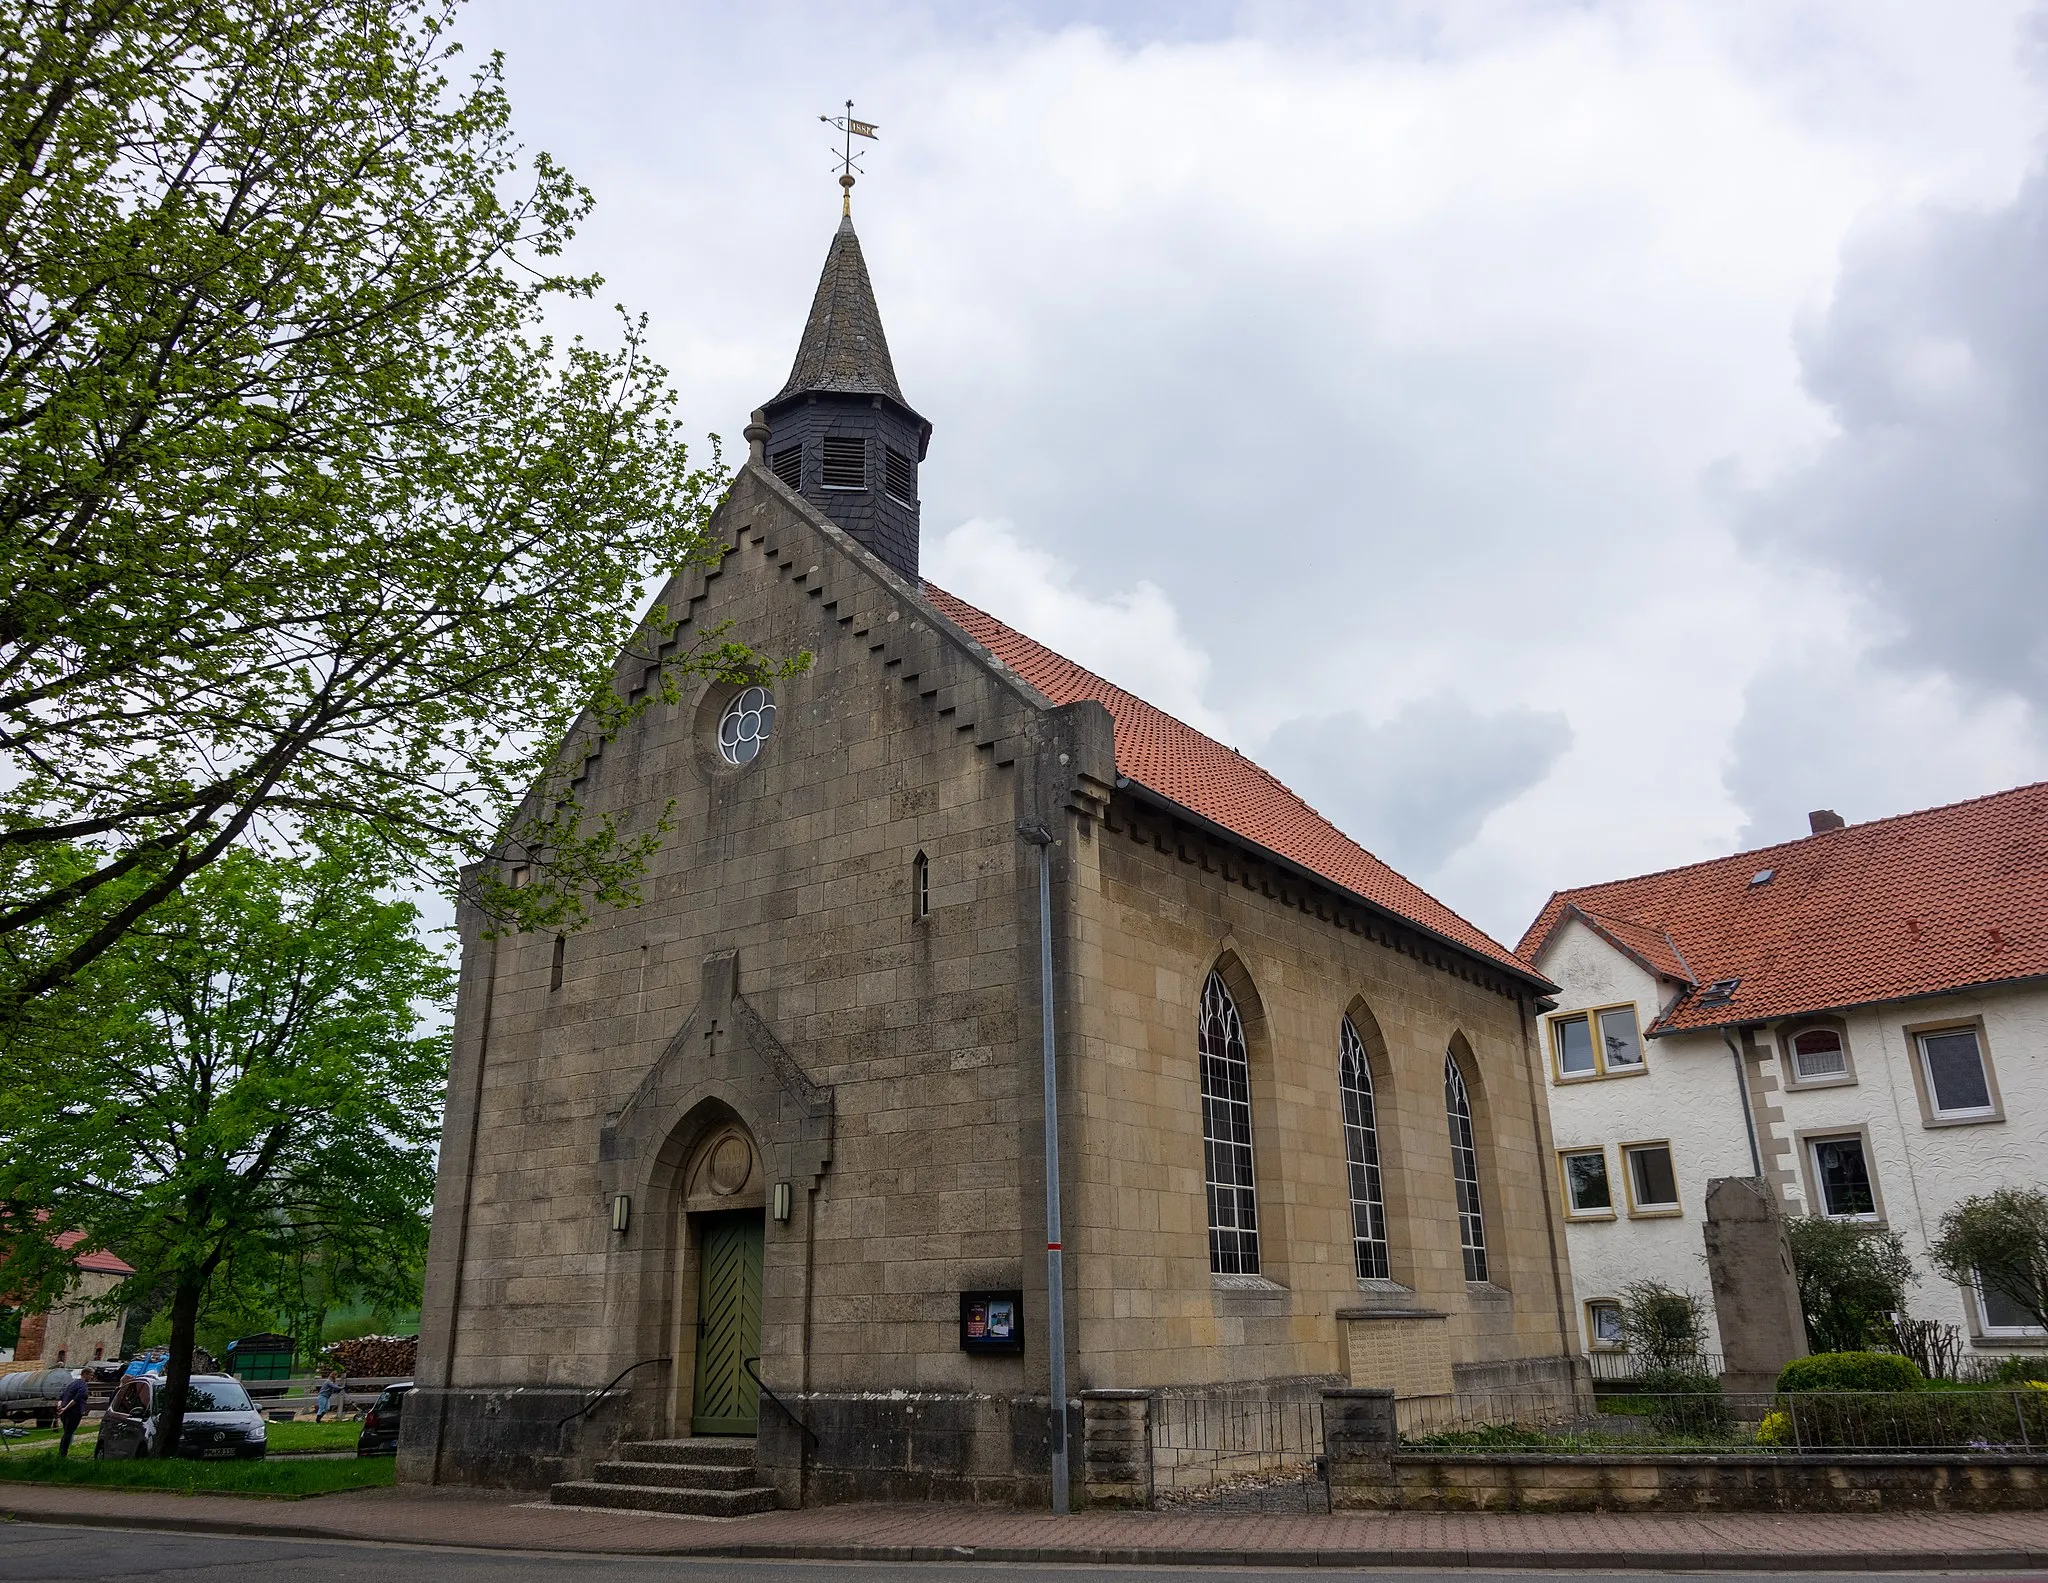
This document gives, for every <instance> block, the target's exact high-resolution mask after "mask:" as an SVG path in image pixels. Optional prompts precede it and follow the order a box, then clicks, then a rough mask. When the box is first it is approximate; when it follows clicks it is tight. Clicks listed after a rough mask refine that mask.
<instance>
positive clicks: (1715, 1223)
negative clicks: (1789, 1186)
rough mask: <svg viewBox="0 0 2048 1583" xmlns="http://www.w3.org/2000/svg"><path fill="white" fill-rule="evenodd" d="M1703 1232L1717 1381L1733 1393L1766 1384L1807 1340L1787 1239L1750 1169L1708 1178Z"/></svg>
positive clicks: (1803, 1352) (1771, 1386)
mask: <svg viewBox="0 0 2048 1583" xmlns="http://www.w3.org/2000/svg"><path fill="white" fill-rule="evenodd" d="M1706 1240H1707V1278H1708V1279H1709V1280H1710V1281H1711V1282H1712V1283H1713V1287H1714V1316H1715V1318H1716V1320H1717V1321H1718V1322H1719V1324H1720V1328H1721V1359H1722V1364H1721V1367H1722V1372H1721V1383H1722V1385H1723V1387H1724V1388H1725V1389H1727V1390H1729V1391H1731V1392H1738V1393H1739V1392H1744V1391H1769V1390H1772V1389H1774V1388H1775V1387H1776V1385H1777V1382H1778V1371H1779V1370H1780V1369H1782V1368H1784V1366H1785V1365H1786V1364H1788V1363H1790V1362H1791V1361H1792V1360H1793V1359H1794V1358H1803V1357H1805V1356H1806V1351H1807V1347H1806V1320H1805V1318H1804V1316H1803V1315H1802V1314H1801V1312H1800V1308H1799V1281H1798V1278H1797V1277H1796V1276H1795V1275H1794V1274H1793V1272H1792V1241H1791V1239H1790V1238H1789V1237H1787V1236H1786V1235H1785V1222H1784V1221H1783V1219H1781V1218H1780V1217H1779V1215H1778V1211H1777V1207H1776V1205H1774V1204H1773V1203H1772V1202H1771V1197H1770V1192H1769V1190H1768V1189H1767V1188H1766V1187H1765V1185H1764V1184H1763V1183H1762V1182H1761V1181H1759V1180H1758V1179H1757V1178H1756V1177H1753V1176H1718V1177H1716V1178H1714V1180H1713V1181H1711V1182H1709V1183H1707V1223H1706Z"/></svg>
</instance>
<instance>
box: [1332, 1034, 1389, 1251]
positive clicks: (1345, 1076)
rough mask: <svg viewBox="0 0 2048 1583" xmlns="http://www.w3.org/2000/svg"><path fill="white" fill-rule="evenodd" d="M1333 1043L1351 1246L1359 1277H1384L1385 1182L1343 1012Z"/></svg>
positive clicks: (1368, 1082)
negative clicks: (1348, 1185) (1347, 1179)
mask: <svg viewBox="0 0 2048 1583" xmlns="http://www.w3.org/2000/svg"><path fill="white" fill-rule="evenodd" d="M1337 1044H1338V1053H1337V1087H1338V1090H1339V1091H1340V1092H1341V1093H1342V1094H1343V1096H1344V1157H1345V1160H1346V1162H1347V1163H1348V1165H1349V1166H1350V1172H1351V1250H1352V1254H1353V1257H1354V1259H1355V1261H1356V1263H1357V1266H1358V1278H1359V1279H1360V1280H1362V1281H1384V1280H1389V1279H1391V1278H1392V1277H1391V1275H1390V1268H1391V1267H1390V1265H1389V1262H1388V1259H1387V1200H1386V1185H1385V1183H1384V1182H1383V1181H1382V1179H1381V1177H1380V1132H1379V1122H1378V1118H1377V1117H1376V1116H1375V1115H1374V1113H1373V1104H1372V1069H1371V1067H1370V1066H1369V1065H1368V1063H1367V1061H1366V1058H1365V1045H1364V1043H1363V1041H1361V1040H1360V1039H1359V1037H1358V1030H1357V1029H1356V1028H1354V1027H1353V1026H1352V1025H1351V1019H1350V1018H1349V1017H1346V1018H1345V1019H1344V1025H1343V1030H1342V1032H1341V1033H1340V1034H1339V1035H1338V1040H1337Z"/></svg>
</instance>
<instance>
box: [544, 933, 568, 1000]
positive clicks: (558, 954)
mask: <svg viewBox="0 0 2048 1583" xmlns="http://www.w3.org/2000/svg"><path fill="white" fill-rule="evenodd" d="M568 949H569V942H568V939H567V937H565V936H563V935H559V934H558V935H556V936H555V959H554V961H553V963H552V964H551V965H550V966H549V968H548V988H549V989H551V990H553V989H560V988H561V987H562V958H563V956H564V955H566V954H567V952H568Z"/></svg>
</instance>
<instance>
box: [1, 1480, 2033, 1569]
mask: <svg viewBox="0 0 2048 1583" xmlns="http://www.w3.org/2000/svg"><path fill="white" fill-rule="evenodd" d="M0 1514H4V1515H5V1516H6V1517H7V1518H8V1519H9V1520H16V1521H23V1522H43V1523H79V1524H85V1525H90V1526H102V1527H116V1528H157V1529H170V1530H182V1531H186V1532H197V1533H217V1534H240V1535H247V1536H251V1537H268V1538H274V1539H301V1540H303V1539H339V1540H364V1539H368V1540H379V1541H383V1542H386V1543H396V1544H432V1545H459V1546H465V1547H471V1548H477V1549H493V1550H526V1551H556V1552H564V1553H572V1554H583V1555H607V1554H609V1555H678V1556H689V1555H698V1556H717V1557H735V1558H736V1557H758V1558H762V1559H769V1558H773V1559H779V1560H827V1561H896V1562H904V1561H959V1560H968V1559H972V1560H977V1561H1037V1562H1104V1561H1107V1562H1117V1563H1121V1564H1124V1565H1132V1566H1137V1565H1145V1564H1148V1563H1150V1564H1159V1565H1180V1566H1200V1565H1213V1566H1269V1567H1270V1566H1298V1567H1338V1566H1348V1567H1369V1566H1381V1567H1457V1566H1468V1567H1490V1568H1496V1569H1514V1568H1574V1569H1585V1568H1597V1567H1608V1568H1640V1569H1644V1570H1653V1569H1672V1568H1683V1569H1688V1570H1708V1569H1711V1570H1721V1571H1727V1570H1756V1571H1764V1570H1826V1571H1877V1570H1906V1569H1915V1570H1959V1569H1963V1570H1971V1571H1985V1570H2003V1569H2028V1568H2048V1513H2044V1512H2014V1513H1975V1512H1928V1513H1924V1514H1903V1513H1902V1514H1882V1515H1870V1516H1845V1515H1836V1514H1827V1515H1813V1516H1798V1515H1783V1514H1779V1513H1726V1514H1716V1515H1705V1516H1684V1515H1672V1514H1649V1513H1646V1514H1640V1515H1636V1514H1629V1515H1603V1514H1576V1513H1573V1514H1557V1515H1539V1514H1529V1515H1518V1514H1504V1513H1503V1514H1491V1513H1473V1514H1465V1513H1425V1512H1394V1513H1344V1514H1340V1515H1338V1516H1335V1517H1321V1516H1285V1517H1282V1516H1227V1517H1196V1516H1188V1515H1185V1514H1182V1513H1166V1512H1084V1513H1078V1514H1076V1515H1074V1516H1072V1517H1052V1516H1048V1515H1040V1514H1035V1513H1031V1512H1016V1511H1006V1510H987V1509H977V1508H974V1507H964V1506H825V1507H813V1508H811V1509H809V1510H806V1511H788V1512H766V1513H763V1514H762V1515H760V1516H758V1517H738V1518H725V1519H718V1518H689V1517H657V1516H650V1515H645V1514H642V1513H637V1512H617V1511H594V1510H589V1509H578V1508H567V1507H560V1506H545V1505H541V1504H538V1503H536V1502H535V1501H534V1500H533V1497H532V1496H531V1495H521V1494H507V1493H483V1494H480V1493H478V1492H476V1491H469V1490H465V1491H460V1492H457V1491H452V1490H419V1489H385V1490H357V1491H351V1492H349V1493H346V1494H339V1495H323V1496H318V1497H314V1498H309V1499H304V1500H264V1499H252V1498H248V1497H238V1496H222V1495H171V1494H164V1493H160V1492H157V1491H141V1490H106V1489H79V1488H75V1487H68V1486H55V1485H23V1484H14V1485H9V1486H7V1487H6V1488H4V1489H0Z"/></svg>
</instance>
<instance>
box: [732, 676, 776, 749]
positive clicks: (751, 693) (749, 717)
mask: <svg viewBox="0 0 2048 1583" xmlns="http://www.w3.org/2000/svg"><path fill="white" fill-rule="evenodd" d="M774 729H775V697H774V695H773V694H772V693H770V692H769V691H768V689H767V688H765V687H746V688H742V689H741V690H740V692H739V693H738V694H737V695H736V696H735V697H734V698H733V701H732V702H731V703H729V704H727V705H726V706H725V713H724V714H723V715H721V716H720V717H719V720H718V751H719V754H720V756H721V757H723V758H724V760H725V762H726V763H728V764H749V763H752V762H753V759H754V756H755V755H756V754H757V753H759V752H760V751H761V744H762V743H763V742H766V741H767V740H768V734H769V733H770V732H771V731H773V730H774Z"/></svg>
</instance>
